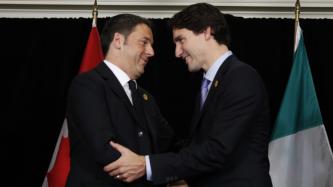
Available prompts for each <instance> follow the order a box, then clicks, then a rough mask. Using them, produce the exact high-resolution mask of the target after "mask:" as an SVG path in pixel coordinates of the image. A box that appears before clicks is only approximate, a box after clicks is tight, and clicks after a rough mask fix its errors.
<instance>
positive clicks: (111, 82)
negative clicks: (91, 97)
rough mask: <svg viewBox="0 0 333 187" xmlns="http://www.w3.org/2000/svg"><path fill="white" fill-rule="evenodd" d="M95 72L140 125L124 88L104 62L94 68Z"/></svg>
mask: <svg viewBox="0 0 333 187" xmlns="http://www.w3.org/2000/svg"><path fill="white" fill-rule="evenodd" d="M96 71H97V72H98V73H99V74H100V75H101V76H102V77H103V78H104V79H105V80H106V82H107V83H108V86H110V87H111V90H112V91H113V92H114V93H115V95H117V96H118V97H119V98H120V100H121V101H122V102H123V103H124V104H125V106H126V109H127V110H128V112H129V113H130V114H131V115H132V117H133V118H134V119H135V120H136V121H137V122H138V123H139V124H140V125H141V120H140V118H139V117H138V114H137V113H136V112H134V108H133V106H132V103H131V101H130V100H129V98H128V96H127V95H126V93H125V90H124V88H123V87H122V85H121V84H120V82H119V81H118V79H117V77H116V76H115V75H114V74H113V72H112V71H111V70H110V69H109V68H108V67H107V66H106V65H105V64H104V62H102V63H100V64H99V65H98V66H97V67H96Z"/></svg>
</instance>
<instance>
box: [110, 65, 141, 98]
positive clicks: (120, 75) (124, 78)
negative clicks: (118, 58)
mask: <svg viewBox="0 0 333 187" xmlns="http://www.w3.org/2000/svg"><path fill="white" fill-rule="evenodd" d="M104 63H105V64H106V65H107V66H108V68H109V69H110V70H111V71H112V72H113V74H114V75H115V76H116V78H117V79H118V81H119V82H120V84H121V86H122V87H123V88H124V90H125V93H126V95H127V97H128V98H129V100H130V101H131V103H132V104H133V101H132V95H131V90H130V89H129V85H128V81H129V80H131V79H130V78H129V76H128V75H127V74H126V73H125V72H124V71H123V70H121V69H120V68H119V67H118V66H116V65H114V64H112V63H111V62H109V61H107V60H104ZM134 82H135V84H136V81H135V80H134ZM136 85H137V84H136Z"/></svg>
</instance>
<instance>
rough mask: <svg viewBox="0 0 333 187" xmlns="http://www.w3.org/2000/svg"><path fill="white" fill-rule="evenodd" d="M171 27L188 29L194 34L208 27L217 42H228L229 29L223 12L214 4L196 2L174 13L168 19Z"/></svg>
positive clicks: (226, 43)
mask: <svg viewBox="0 0 333 187" xmlns="http://www.w3.org/2000/svg"><path fill="white" fill-rule="evenodd" d="M169 23H170V26H171V27H172V29H183V28H185V29H188V30H191V31H193V32H194V33H195V34H199V33H202V32H204V30H206V29H207V28H208V27H211V29H212V35H213V36H214V38H215V40H216V41H217V42H218V43H219V44H225V45H227V46H228V45H229V44H230V40H231V37H230V31H229V26H228V23H227V21H226V19H225V17H224V14H223V13H222V12H221V11H220V10H219V9H218V8H217V7H215V6H213V5H210V4H207V3H197V4H193V5H190V6H188V7H186V8H184V9H183V10H182V11H180V12H178V13H176V14H175V15H174V16H173V17H172V18H171V19H170V21H169Z"/></svg>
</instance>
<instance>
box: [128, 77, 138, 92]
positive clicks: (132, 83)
mask: <svg viewBox="0 0 333 187" xmlns="http://www.w3.org/2000/svg"><path fill="white" fill-rule="evenodd" d="M128 87H129V89H130V90H131V92H134V91H136V83H135V81H134V80H130V81H128Z"/></svg>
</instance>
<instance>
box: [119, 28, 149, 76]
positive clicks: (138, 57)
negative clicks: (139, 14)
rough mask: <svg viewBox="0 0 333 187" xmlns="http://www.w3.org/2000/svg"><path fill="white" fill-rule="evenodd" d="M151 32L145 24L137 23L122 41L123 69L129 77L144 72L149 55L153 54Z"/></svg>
mask: <svg viewBox="0 0 333 187" xmlns="http://www.w3.org/2000/svg"><path fill="white" fill-rule="evenodd" d="M152 44H153V33H152V31H151V29H150V28H149V27H148V26H147V25H145V24H138V25H137V26H135V28H134V29H133V32H131V33H130V34H129V35H128V36H127V38H126V39H125V41H124V43H123V48H122V52H123V57H124V60H125V61H126V62H125V63H126V65H125V69H124V71H125V72H126V73H127V74H128V76H129V77H130V78H131V79H137V78H139V77H140V76H141V75H142V74H143V73H144V71H145V70H144V68H145V66H146V64H147V63H148V60H149V58H150V57H152V56H154V49H153V47H152Z"/></svg>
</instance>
